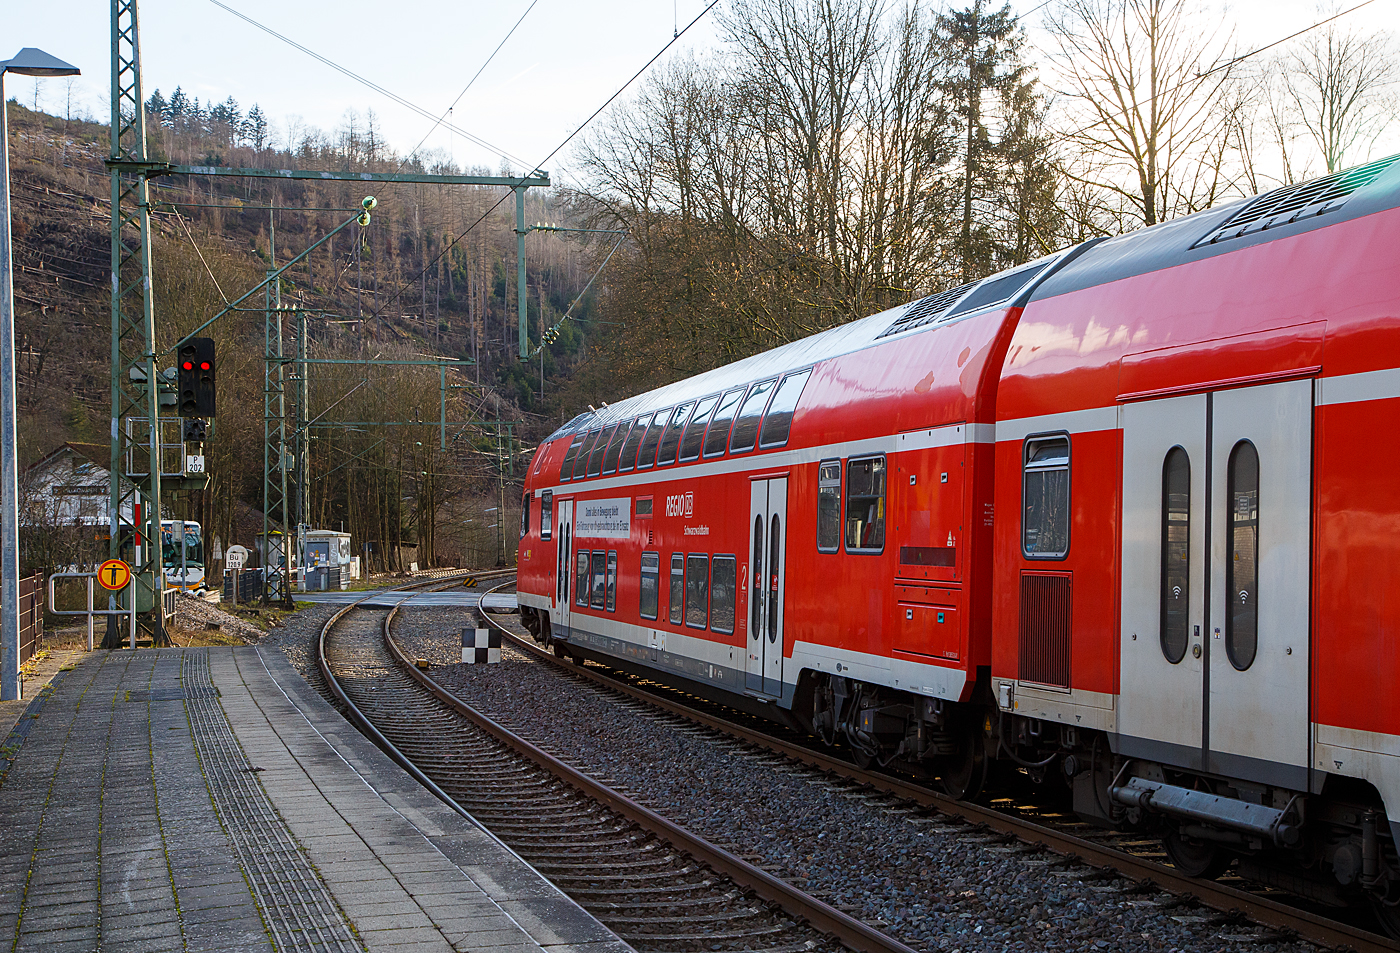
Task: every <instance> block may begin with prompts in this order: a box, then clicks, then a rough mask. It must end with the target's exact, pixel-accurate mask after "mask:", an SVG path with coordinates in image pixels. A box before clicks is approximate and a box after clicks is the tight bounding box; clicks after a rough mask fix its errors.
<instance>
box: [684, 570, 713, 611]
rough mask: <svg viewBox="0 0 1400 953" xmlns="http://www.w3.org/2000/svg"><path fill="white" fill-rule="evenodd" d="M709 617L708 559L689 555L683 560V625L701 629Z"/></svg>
mask: <svg viewBox="0 0 1400 953" xmlns="http://www.w3.org/2000/svg"><path fill="white" fill-rule="evenodd" d="M709 617H710V557H709V556H704V555H698V554H694V555H690V556H687V557H686V559H685V624H686V625H688V626H690V627H691V628H692V629H703V628H705V626H706V624H707V623H708V622H709V621H710V618H709Z"/></svg>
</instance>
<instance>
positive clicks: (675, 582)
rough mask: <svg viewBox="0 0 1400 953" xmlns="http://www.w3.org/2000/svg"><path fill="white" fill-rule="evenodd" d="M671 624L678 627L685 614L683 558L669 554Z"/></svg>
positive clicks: (675, 554) (676, 554)
mask: <svg viewBox="0 0 1400 953" xmlns="http://www.w3.org/2000/svg"><path fill="white" fill-rule="evenodd" d="M670 595H671V624H672V625H680V624H681V616H682V614H683V613H684V612H685V557H684V556H682V555H681V554H680V553H672V554H671V593H670Z"/></svg>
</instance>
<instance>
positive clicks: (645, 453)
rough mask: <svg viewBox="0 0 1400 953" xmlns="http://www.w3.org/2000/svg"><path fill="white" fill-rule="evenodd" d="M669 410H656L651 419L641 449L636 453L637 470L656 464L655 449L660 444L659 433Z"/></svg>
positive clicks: (664, 424) (663, 426)
mask: <svg viewBox="0 0 1400 953" xmlns="http://www.w3.org/2000/svg"><path fill="white" fill-rule="evenodd" d="M669 413H670V411H669V410H658V411H657V412H656V416H654V417H652V418H651V426H650V427H649V428H647V435H646V438H645V439H644V440H642V449H641V450H639V451H638V452H637V469H638V470H645V469H646V468H647V467H649V466H651V465H652V464H654V463H656V448H657V445H658V444H660V443H661V431H662V430H663V429H664V428H665V426H666V415H667V414H669Z"/></svg>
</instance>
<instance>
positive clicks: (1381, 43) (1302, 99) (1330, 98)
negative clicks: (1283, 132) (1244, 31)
mask: <svg viewBox="0 0 1400 953" xmlns="http://www.w3.org/2000/svg"><path fill="white" fill-rule="evenodd" d="M1283 68H1284V75H1285V77H1286V78H1287V81H1288V87H1287V88H1288V97H1289V100H1290V102H1291V105H1292V106H1293V109H1294V111H1295V121H1296V122H1297V123H1298V124H1299V125H1300V126H1301V127H1302V128H1303V129H1304V130H1306V132H1307V135H1308V136H1309V137H1310V138H1311V139H1312V141H1313V142H1314V143H1315V144H1316V146H1317V149H1318V152H1320V153H1321V154H1322V160H1323V162H1324V163H1325V164H1326V166H1327V171H1328V172H1336V171H1337V170H1339V169H1341V168H1344V167H1345V165H1346V163H1347V160H1348V157H1349V156H1353V155H1354V153H1355V152H1356V151H1357V150H1360V151H1361V152H1362V153H1363V155H1362V156H1361V157H1360V158H1363V159H1364V158H1365V156H1364V153H1365V152H1366V151H1367V150H1368V149H1369V148H1370V147H1371V145H1372V144H1373V143H1374V142H1375V141H1376V138H1377V137H1378V136H1379V135H1380V134H1381V132H1382V131H1384V129H1385V128H1386V125H1387V123H1389V122H1390V119H1391V117H1392V116H1394V114H1395V106H1396V97H1395V94H1394V93H1393V92H1392V91H1391V87H1392V86H1393V85H1394V83H1395V81H1396V79H1397V67H1396V56H1395V47H1394V41H1393V38H1392V37H1391V36H1390V34H1388V33H1385V32H1382V31H1374V32H1369V33H1366V32H1362V31H1360V30H1357V29H1355V28H1352V29H1348V28H1346V27H1344V26H1341V25H1339V24H1336V23H1331V24H1328V25H1327V27H1326V28H1325V29H1324V30H1321V31H1319V32H1316V33H1311V34H1308V35H1306V36H1304V37H1303V38H1302V39H1300V40H1299V41H1298V44H1297V46H1296V47H1295V48H1294V49H1293V51H1292V52H1291V53H1290V54H1289V55H1288V56H1287V57H1286V58H1285V59H1284V60H1283Z"/></svg>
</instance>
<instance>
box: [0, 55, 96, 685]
mask: <svg viewBox="0 0 1400 953" xmlns="http://www.w3.org/2000/svg"><path fill="white" fill-rule="evenodd" d="M6 73H19V74H20V75H21V76H77V75H78V68H77V67H76V66H71V65H69V64H68V63H65V62H63V60H60V59H56V58H54V57H52V56H50V55H49V54H47V53H45V52H44V51H43V50H36V49H34V48H33V47H32V46H26V47H25V48H24V49H22V50H20V51H19V52H18V53H16V54H15V57H14V59H9V60H4V61H3V62H0V701H11V700H13V699H16V698H19V697H20V686H19V459H18V453H17V448H16V439H15V286H14V267H13V262H12V261H11V255H10V129H9V124H8V122H7V118H8V117H7V115H6V114H7V113H8V112H9V109H8V107H7V106H6V103H5V74H6Z"/></svg>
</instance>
